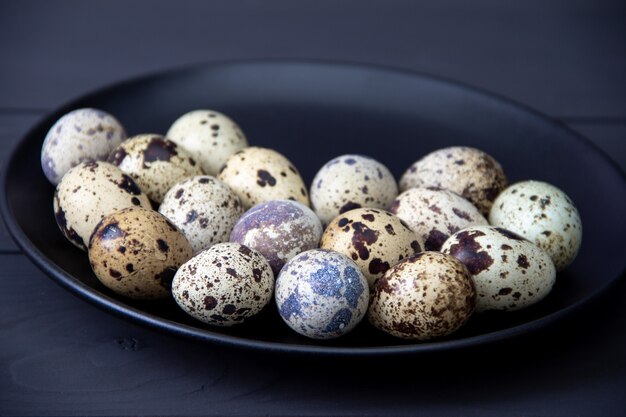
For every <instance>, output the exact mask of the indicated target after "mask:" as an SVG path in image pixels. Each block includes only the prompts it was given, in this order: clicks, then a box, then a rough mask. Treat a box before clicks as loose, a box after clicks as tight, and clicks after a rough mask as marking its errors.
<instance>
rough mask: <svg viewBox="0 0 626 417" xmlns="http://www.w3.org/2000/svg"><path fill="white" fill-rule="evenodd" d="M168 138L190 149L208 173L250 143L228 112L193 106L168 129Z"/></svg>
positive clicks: (216, 169)
mask: <svg viewBox="0 0 626 417" xmlns="http://www.w3.org/2000/svg"><path fill="white" fill-rule="evenodd" d="M165 136H166V137H167V138H168V139H170V140H172V141H174V142H176V143H177V144H178V145H180V146H182V147H183V148H185V149H186V150H188V151H189V153H191V155H192V156H193V158H194V159H195V160H196V161H197V162H198V163H199V164H200V166H201V167H202V170H203V171H204V172H205V173H206V174H208V175H213V176H215V175H217V173H218V172H219V170H220V168H221V167H222V165H224V163H225V162H226V160H227V159H228V157H229V156H231V155H232V154H233V153H235V152H237V151H239V150H241V149H243V148H245V147H246V146H248V140H247V139H246V137H245V135H244V134H243V132H242V131H241V129H240V128H239V126H237V124H236V123H235V122H234V121H233V120H231V119H230V118H229V117H228V116H226V115H225V114H222V113H219V112H216V111H214V110H194V111H190V112H188V113H185V114H183V115H182V116H180V117H179V118H178V119H176V121H174V123H173V124H172V126H171V127H170V128H169V130H168V131H167V134H166V135H165Z"/></svg>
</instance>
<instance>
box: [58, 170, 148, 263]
mask: <svg viewBox="0 0 626 417" xmlns="http://www.w3.org/2000/svg"><path fill="white" fill-rule="evenodd" d="M53 205H54V215H55V218H56V221H57V224H58V225H59V228H60V229H61V232H63V234H64V235H65V237H66V238H68V239H69V241H70V242H72V243H73V244H74V245H76V246H77V247H79V248H81V249H82V250H85V251H86V250H87V245H88V244H89V237H90V236H91V233H92V232H93V229H94V228H95V227H96V225H97V224H98V222H99V221H100V220H102V218H103V217H105V216H107V215H109V214H111V213H113V212H115V211H118V210H121V209H123V208H126V207H134V206H139V207H144V208H147V209H149V208H150V200H149V199H148V197H147V196H146V195H145V194H144V193H143V192H142V191H141V189H140V188H139V187H138V186H137V184H136V183H135V181H134V180H133V179H132V178H131V177H129V176H128V175H126V174H124V173H123V172H122V171H121V170H120V169H119V168H118V167H116V166H115V165H112V164H109V163H107V162H102V161H98V162H96V161H90V162H82V163H80V164H78V165H77V166H75V167H74V168H71V169H70V170H69V171H68V172H67V173H66V174H65V175H64V176H63V179H62V180H61V182H60V183H59V185H57V188H56V192H55V193H54V203H53Z"/></svg>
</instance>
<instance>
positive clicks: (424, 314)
mask: <svg viewBox="0 0 626 417" xmlns="http://www.w3.org/2000/svg"><path fill="white" fill-rule="evenodd" d="M475 303H476V292H475V289H474V284H473V282H472V278H471V275H470V273H469V271H468V270H467V268H466V267H465V266H464V265H463V264H462V263H461V262H459V261H458V260H456V259H455V258H453V257H451V256H449V255H445V254H443V253H440V252H421V253H418V254H415V255H413V256H411V257H410V258H407V259H405V260H403V261H402V262H400V263H399V264H397V265H395V266H394V267H392V268H391V269H390V270H389V271H387V272H386V273H385V275H384V276H383V277H382V278H380V279H379V280H378V281H376V284H375V285H374V288H373V292H372V298H371V301H370V307H369V311H368V319H369V321H370V323H372V324H373V325H374V326H375V327H377V328H378V329H380V330H382V331H384V332H386V333H389V334H391V335H393V336H396V337H401V338H403V339H414V340H428V339H432V338H436V337H442V336H447V335H449V334H451V333H453V332H455V331H456V330H458V329H459V328H460V327H461V326H462V325H463V324H465V323H466V322H467V320H468V319H469V318H470V316H471V315H472V313H473V311H474V307H475Z"/></svg>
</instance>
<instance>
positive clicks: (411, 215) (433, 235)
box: [389, 187, 488, 251]
mask: <svg viewBox="0 0 626 417" xmlns="http://www.w3.org/2000/svg"><path fill="white" fill-rule="evenodd" d="M389 211H391V212H392V213H393V214H395V215H396V216H398V217H399V218H401V219H402V220H404V221H405V222H406V224H408V225H409V227H410V228H411V229H413V231H415V232H416V233H417V234H418V235H419V236H420V237H421V238H422V240H423V241H424V250H434V251H438V250H439V249H441V245H443V242H445V241H446V239H448V238H449V237H450V235H451V234H453V233H456V232H458V231H459V230H461V229H465V228H466V227H469V226H474V225H481V224H483V225H486V224H488V223H487V220H486V219H485V217H484V216H483V215H482V214H480V212H479V211H478V209H477V208H476V207H475V206H474V205H473V204H472V203H470V202H469V201H468V200H466V199H464V198H463V197H461V196H460V195H458V194H456V193H453V192H452V191H449V190H442V189H437V188H423V187H419V188H410V189H408V190H406V191H405V192H403V193H402V194H400V195H399V196H398V197H397V198H396V199H395V200H394V201H393V203H392V205H391V208H390V209H389Z"/></svg>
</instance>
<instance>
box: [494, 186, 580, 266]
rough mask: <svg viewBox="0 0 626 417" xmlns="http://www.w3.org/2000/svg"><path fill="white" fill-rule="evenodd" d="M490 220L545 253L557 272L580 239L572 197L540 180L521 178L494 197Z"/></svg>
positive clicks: (569, 260) (575, 251)
mask: <svg viewBox="0 0 626 417" xmlns="http://www.w3.org/2000/svg"><path fill="white" fill-rule="evenodd" d="M489 222H490V223H491V224H492V225H494V226H499V227H502V228H504V229H508V230H511V231H512V232H515V233H517V234H519V235H521V236H523V237H525V238H526V239H528V240H530V241H531V242H533V243H535V244H536V245H537V246H539V247H540V248H541V249H543V250H545V251H546V252H548V254H549V255H550V257H551V258H552V261H553V262H554V265H555V266H556V269H557V271H561V270H563V269H565V267H567V266H568V265H569V264H571V263H572V262H573V261H574V259H575V258H576V255H577V254H578V250H579V248H580V244H581V242H582V231H583V229H582V222H581V219H580V215H579V214H578V210H577V209H576V206H574V203H573V202H572V200H571V199H570V198H569V197H568V196H567V195H566V194H565V193H564V192H563V191H562V190H560V189H559V188H557V187H555V186H554V185H551V184H548V183H546V182H542V181H523V182H518V183H516V184H513V185H511V186H510V187H508V188H506V189H505V190H504V191H503V192H502V193H501V194H500V195H499V196H498V198H497V199H496V201H495V202H494V205H493V207H492V208H491V212H490V213H489Z"/></svg>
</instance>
